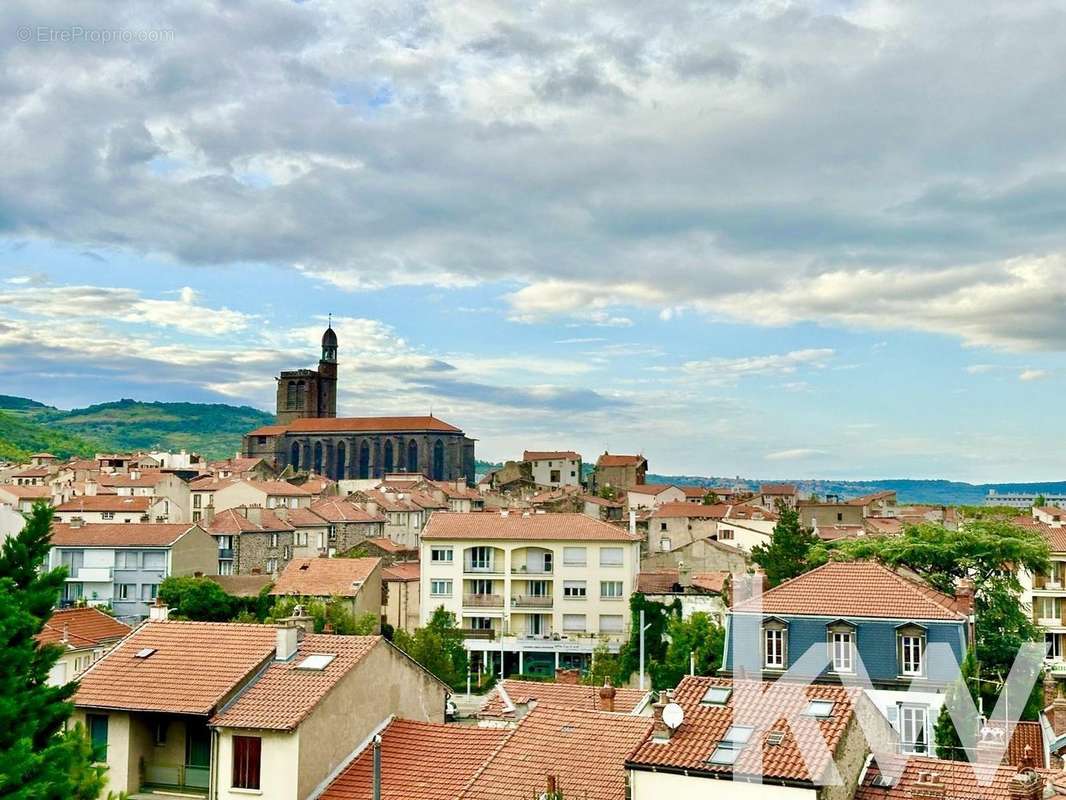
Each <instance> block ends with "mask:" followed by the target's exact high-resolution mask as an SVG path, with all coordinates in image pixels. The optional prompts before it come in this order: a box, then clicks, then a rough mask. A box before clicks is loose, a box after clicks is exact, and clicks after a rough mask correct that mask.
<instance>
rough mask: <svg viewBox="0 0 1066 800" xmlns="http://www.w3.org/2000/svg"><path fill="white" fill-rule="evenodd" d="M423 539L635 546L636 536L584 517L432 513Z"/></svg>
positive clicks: (424, 530) (581, 515) (578, 515)
mask: <svg viewBox="0 0 1066 800" xmlns="http://www.w3.org/2000/svg"><path fill="white" fill-rule="evenodd" d="M422 538H423V539H508V540H516V539H517V540H523V539H529V540H541V541H556V540H558V541H570V540H573V541H604V542H637V541H640V539H641V537H640V536H639V535H635V534H630V533H629V532H628V531H626V530H623V529H622V528H618V527H616V526H614V525H610V524H608V523H606V522H601V521H600V520H597V519H592V517H589V516H586V515H585V514H530V515H529V516H525V515H523V514H515V513H509V514H508V515H507V516H503V515H502V514H497V513H486V512H478V511H472V512H469V513H459V512H450V511H443V512H436V513H434V514H433V515H432V516H430V518H429V522H428V523H427V524H426V527H425V528H424V529H423V530H422Z"/></svg>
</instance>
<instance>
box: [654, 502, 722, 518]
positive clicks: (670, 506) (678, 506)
mask: <svg viewBox="0 0 1066 800" xmlns="http://www.w3.org/2000/svg"><path fill="white" fill-rule="evenodd" d="M730 508H732V506H730V505H728V504H726V503H715V504H714V505H713V506H705V505H703V503H689V502H688V501H686V500H677V501H674V502H671V503H663V504H662V505H661V506H659V507H658V508H657V509H655V511H653V512H652V516H653V517H657V518H660V519H661V518H666V519H669V518H671V517H687V518H689V519H693V518H696V519H724V518H725V516H726V514H727V513H728V512H729V509H730Z"/></svg>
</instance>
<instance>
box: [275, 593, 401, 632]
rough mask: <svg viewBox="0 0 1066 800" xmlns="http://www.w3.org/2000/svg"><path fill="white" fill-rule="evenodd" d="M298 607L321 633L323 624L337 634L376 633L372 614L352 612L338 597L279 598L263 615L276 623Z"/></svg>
mask: <svg viewBox="0 0 1066 800" xmlns="http://www.w3.org/2000/svg"><path fill="white" fill-rule="evenodd" d="M297 606H300V607H301V608H303V611H304V613H305V614H307V616H309V617H311V618H312V619H314V621H315V623H314V624H315V633H322V631H324V630H325V629H326V625H327V624H328V625H329V626H330V629H331V630H332V631H333V633H335V634H338V635H341V636H369V635H371V634H374V633H377V632H378V626H379V624H380V619H379V617H378V615H376V614H372V613H369V612H368V613H366V614H353V613H352V611H351V608H350V607H349V605H348V603H346V602H344V600H342V599H341V598H333V599H332V600H330V601H328V602H327V601H324V600H320V599H318V598H312V597H290V596H286V597H279V598H278V599H277V601H276V602H275V603H274V607H273V608H272V609H271V610H270V613H269V614H267V617H266V621H267V622H274V623H276V622H278V621H280V620H283V619H285V618H286V617H291V616H293V614H294V613H295V611H296V607H297Z"/></svg>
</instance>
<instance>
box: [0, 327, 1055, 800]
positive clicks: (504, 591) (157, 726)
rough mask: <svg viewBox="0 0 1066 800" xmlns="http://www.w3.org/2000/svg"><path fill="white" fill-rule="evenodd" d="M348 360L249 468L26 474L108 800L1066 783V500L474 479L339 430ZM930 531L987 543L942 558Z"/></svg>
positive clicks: (76, 695)
mask: <svg viewBox="0 0 1066 800" xmlns="http://www.w3.org/2000/svg"><path fill="white" fill-rule="evenodd" d="M338 351H339V343H338V340H337V335H336V333H335V332H334V331H333V330H332V328H330V329H327V330H326V331H325V333H324V334H323V336H322V349H321V360H320V363H319V368H318V369H317V370H309V369H302V370H293V371H287V372H282V373H281V375H280V376H279V377H278V378H277V408H276V412H277V421H276V423H275V424H272V425H268V426H265V427H261V428H258V429H255V430H251V431H249V432H248V433H247V435H245V437H244V440H243V443H242V446H241V449H240V451H239V452H234V454H233V455H232V456H231V457H229V458H226V459H222V460H217V461H209V460H206V459H204V458H201V457H200V456H198V455H196V454H195V453H188V452H178V453H173V452H163V451H152V452H136V453H98V454H96V455H95V457H93V458H68V459H63V458H58V457H56V456H55V455H53V454H50V453H45V452H41V453H35V454H33V455H32V456H31V457H30V458H29V460H28V461H27V462H26V463H18V464H8V465H6V466H4V467H3V468H2V469H0V532H2V535H3V537H4V539H5V540H6V541H8V542H17V541H20V539H21V537H23V536H25V535H27V531H30V530H31V529H33V528H35V526H39V525H41V524H44V525H47V526H49V528H50V538H49V539H48V543H47V548H48V549H47V556H46V558H45V563H43V564H42V565H41V566H42V569H43V570H45V571H46V572H47V571H54V570H60V572H58V573H56V574H60V575H62V583H61V588H60V589H59V596H58V599H57V601H56V602H55V604H54V608H53V609H52V611H51V613H50V616H49V618H48V619H47V621H46V622H45V623H44V624H43V627H42V629H41V630H40V631H39V632H38V633H37V634H36V636H35V639H36V642H37V646H38V647H40V648H48V652H51V653H53V654H54V661H53V662H51V666H50V669H49V672H48V683H49V684H50V685H52V686H55V687H62V686H71V687H73V689H72V694H71V702H72V703H73V715H72V717H71V719H70V722H69V723H68V725H69V726H74V727H77V728H78V729H84V731H85V732H86V735H87V736H88V738H89V741H90V743H91V747H92V748H93V753H94V759H95V760H96V762H97V763H98V765H99V767H100V772H101V775H102V776H103V789H102V793H101V797H107V796H108V793H125V796H128V797H131V798H177V797H184V798H188V797H204V798H211V800H214V799H215V798H227V799H231V798H241V797H247V796H248V795H255V796H261V797H264V798H276V799H277V800H319V799H320V798H321V799H322V800H363V799H364V798H397V799H399V798H424V799H425V800H452V799H454V798H469V799H470V800H475V799H476V798H514V800H520V798H527V797H531V796H532V797H542V798H550V800H556V798H561V797H567V798H587V799H588V800H653V799H657V798H663V797H667V796H677V797H703V796H714V797H721V798H752V797H781V798H790V797H800V796H806V797H818V798H824V800H850V799H851V798H855V799H856V800H878V799H879V798H886V799H888V798H891V800H896V798H908V799H913V800H919V798H921V799H922V800H930V799H933V798H943V799H944V800H948V799H949V798H980V800H1008V799H1009V800H1037V799H1038V798H1046V797H1052V796H1056V793H1057V792H1059V791H1060V790H1061V791H1063V792H1066V772H1064V771H1063V769H1064V761H1063V759H1064V753H1066V693H1064V692H1063V682H1064V681H1066V527H1064V526H1066V510H1063V509H1062V508H1059V507H1057V506H1054V505H1050V504H1048V503H1047V502H1046V501H1045V500H1044V499H1043V498H1040V499H1038V500H1036V501H1035V504H1031V505H1030V506H1029V507H1027V508H1020V507H1017V505H1016V504H1005V505H1004V506H1001V507H990V508H988V509H986V510H984V511H982V510H981V509H973V508H970V509H963V508H955V507H949V506H928V505H913V504H905V503H900V502H898V500H897V496H896V493H895V492H891V491H884V492H878V493H875V494H869V495H865V496H859V497H848V498H844V497H824V496H823V497H818V496H801V495H800V493H799V492H798V491H797V488H796V486H794V485H790V484H767V485H757V486H750V485H741V484H733V485H707V486H698V487H697V486H690V485H681V486H676V485H669V484H655V483H649V482H648V481H647V476H648V474H649V459H650V458H653V457H654V454H641V453H611V452H604V453H600V454H596V455H589V456H588V457H586V456H584V455H583V454H581V453H578V452H576V451H575V450H572V449H565V448H564V447H560V448H559V449H545V447H546V446H552V445H556V443H551V442H530V443H529V447H530V449H526V450H524V451H523V452H522V453H516V454H515V457H514V458H513V459H512V460H508V461H506V462H505V463H503V464H502V466H500V467H498V468H496V469H493V470H491V471H489V472H487V473H486V474H483V475H477V474H475V473H474V471H473V468H474V446H475V439H473V438H471V437H470V436H468V435H467V434H466V433H465V432H464V431H463V430H462V429H460V428H458V427H456V426H455V425H453V424H451V423H449V422H445V421H444V420H442V419H438V418H437V417H435V416H432V415H430V416H424V417H404V416H385V417H338V416H337V414H336V397H337V390H336V384H337V380H338ZM563 444H565V443H563ZM534 448H535V449H534ZM589 465H591V469H588V466H589ZM938 537H939V538H938ZM988 537H993V538H992V539H990V538H988ZM993 539H994V541H993ZM796 542H801V543H802V544H803V546H802V547H801V548H798V549H797V548H796V547H795V546H790V543H791V544H792V545H794V544H795V543H796ZM937 542H940V543H941V545H940V546H942V547H947V548H951V547H954V548H958V550H957V552H958V553H964V552H969V551H965V548H966V547H971V548H972V552H969V554H968V555H966V556H965V558H964V557H963V556H957V555H956V554H955V551H952V553H951V554H950V555H949V556H948V557H949V558H951V559H952V563H951V564H949V565H944V564H939V565H936V564H933V565H932V566H929V567H928V568H926V565H925V562H923V561H922V558H923V557H924V558H926V559H927V560H928V559H929V556H928V550H929V548H930V547H933V548H934V549H936V547H937ZM990 542H991V543H992V544H991V545H990ZM990 548H991V550H992V551H993V552H992V553H991V555H990V554H989V552H988V551H989V549H990ZM996 548H1002V551H1000V550H999V549H996ZM922 552H925V553H926V555H925V556H922V555H921V553H922ZM1001 552H1002V554H1001V555H1000V553H1001ZM901 554H906V555H901ZM934 560H935V559H934ZM990 560H991V562H990V563H991V567H990V572H987V573H986V572H985V571H984V570H985V567H986V566H987V562H989V561H990ZM1012 592H1013V593H1012ZM1004 597H1005V598H1006V600H1007V603H1008V604H1013V605H1014V606H1015V610H1017V609H1021V610H1022V611H1020V612H1019V613H1021V615H1022V619H1021V621H1020V622H1019V621H1012V618H1010V614H1009V613H1004V611H1003V609H1001V608H997V607H996V603H997V602H1001V601H1002V599H1003V598H1004ZM982 615H989V618H988V619H984V618H982ZM1012 624H1014V625H1016V626H1020V627H1018V632H1019V633H1018V635H1019V636H1020V637H1021V638H1022V639H1025V638H1028V639H1029V640H1030V641H1033V642H1035V643H1036V645H1037V646H1039V648H1040V652H1041V653H1042V656H1040V657H1039V658H1038V662H1039V663H1038V664H1037V666H1036V667H1035V668H1034V673H1033V675H1032V679H1033V680H1032V682H1031V683H1030V684H1028V685H1024V686H1022V689H1021V693H1020V695H1019V696H1020V697H1022V698H1024V697H1026V696H1029V697H1030V699H1031V700H1032V702H1029V703H1023V705H1025V706H1026V708H1025V709H1022V708H1021V707H1020V706H1019V707H1017V708H1014V707H1012V706H1010V705H1009V703H1008V704H1006V705H1002V706H1001V705H999V704H998V703H997V702H996V701H997V698H998V697H999V696H1000V694H1001V692H1002V691H1003V690H1004V689H1005V687H1006V686H1007V672H1008V671H1009V670H1010V668H1011V662H1010V661H1009V660H1008V661H1006V662H1005V664H1004V666H1000V667H997V666H995V665H994V663H993V657H992V656H991V655H989V653H990V652H991V650H992V645H991V642H992V640H993V639H994V637H995V636H997V635H999V636H1001V637H1002V636H1003V635H1004V631H1005V630H1008V629H1010V626H1011V625H1012ZM975 655H979V657H980V658H981V662H980V666H981V669H980V670H979V671H977V672H975V671H974V670H973V664H974V658H975ZM1007 655H1008V657H1010V658H1013V653H1008V654H1007ZM996 657H1000V658H1001V657H1002V655H1001V654H1000V655H997V656H996ZM959 693H962V694H965V696H966V698H967V699H969V698H970V696H971V694H972V697H973V699H974V700H975V701H976V706H971V709H972V711H971V712H970V714H969V717H968V718H967V717H965V716H964V717H963V720H962V722H960V720H959V719H954V722H953V727H952V716H951V714H950V713H949V711H950V708H949V706H950V705H951V703H952V700H951V698H952V696H953V695H958V694H959ZM1016 702H1017V701H1016ZM1004 709H1006V711H1004ZM967 719H968V722H966V720H967ZM960 724H961V725H962V727H966V726H967V725H969V728H970V731H969V735H968V736H967V735H964V734H963V732H962V731H961V730H959V728H960ZM978 767H980V769H978ZM982 770H983V771H982Z"/></svg>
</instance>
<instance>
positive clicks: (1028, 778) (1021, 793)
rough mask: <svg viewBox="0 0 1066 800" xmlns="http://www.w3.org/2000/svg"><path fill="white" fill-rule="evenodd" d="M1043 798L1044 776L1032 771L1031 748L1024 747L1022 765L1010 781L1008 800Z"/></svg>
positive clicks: (1038, 799)
mask: <svg viewBox="0 0 1066 800" xmlns="http://www.w3.org/2000/svg"><path fill="white" fill-rule="evenodd" d="M1043 796H1044V776H1043V775H1041V774H1040V773H1039V772H1037V771H1036V770H1035V769H1033V748H1032V746H1031V745H1026V746H1025V754H1024V755H1023V756H1022V764H1021V767H1019V769H1018V772H1017V773H1016V774H1015V775H1014V777H1013V778H1011V779H1010V800H1041V798H1043Z"/></svg>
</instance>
